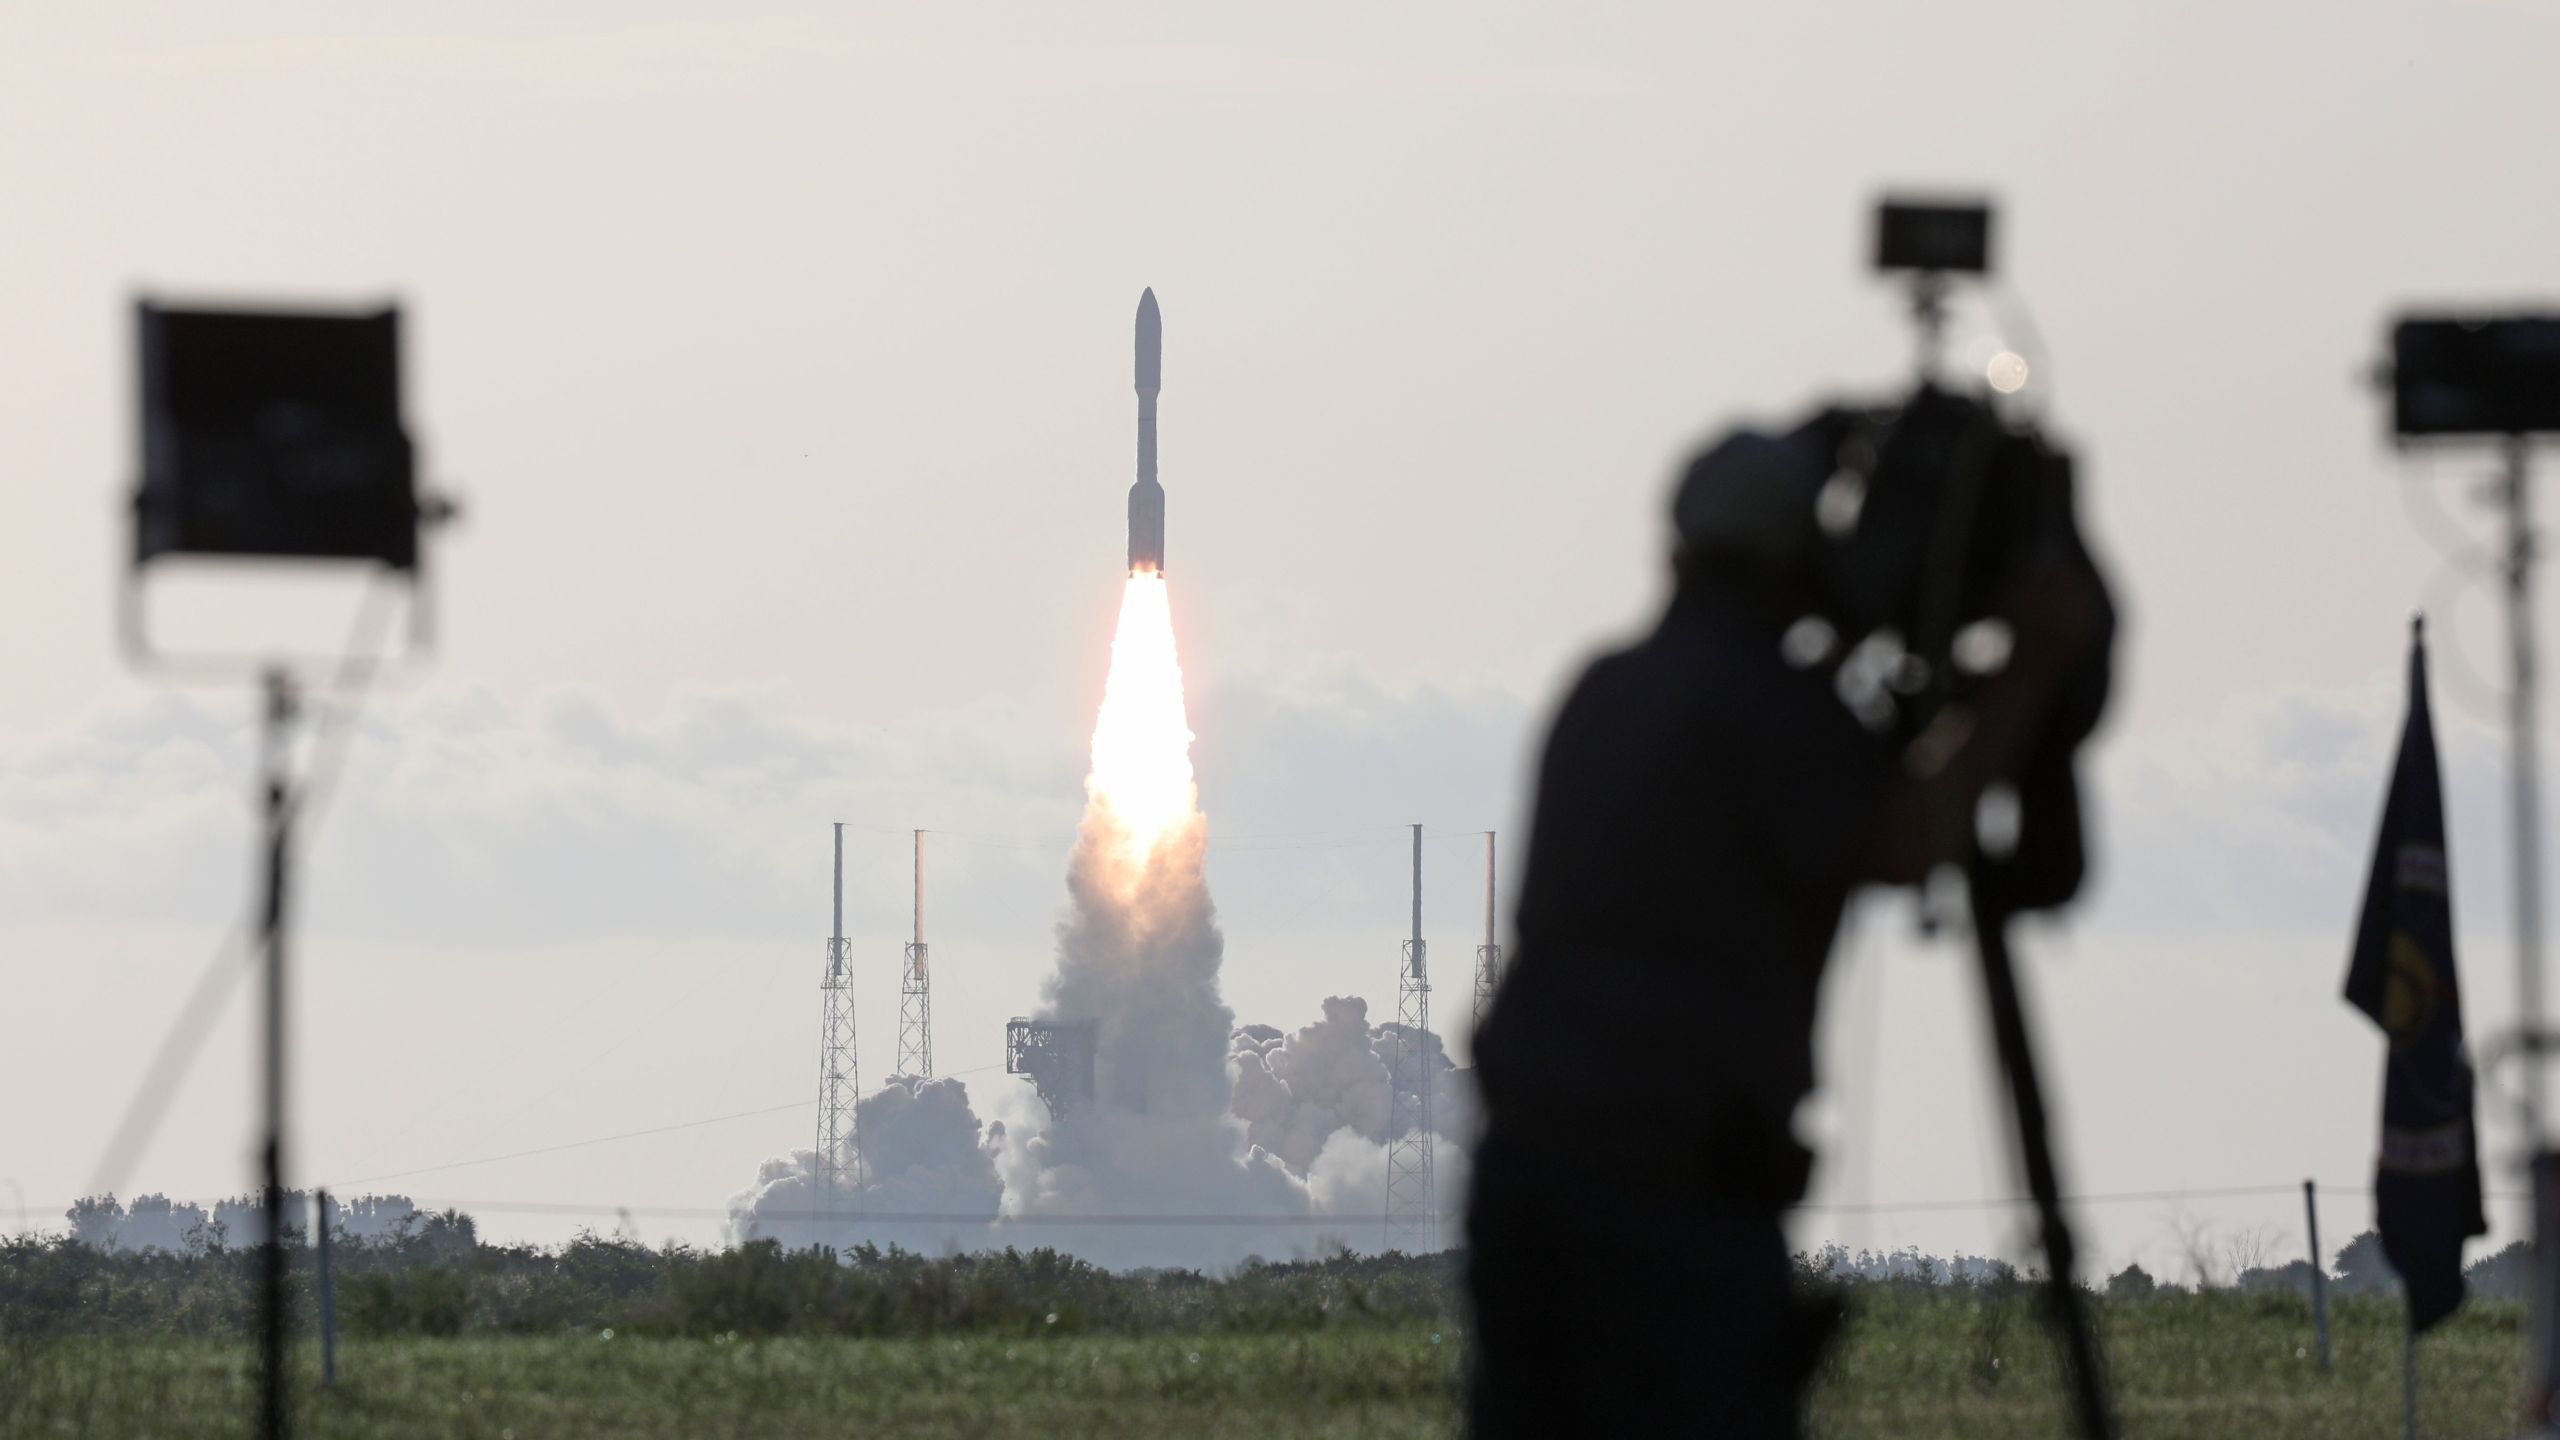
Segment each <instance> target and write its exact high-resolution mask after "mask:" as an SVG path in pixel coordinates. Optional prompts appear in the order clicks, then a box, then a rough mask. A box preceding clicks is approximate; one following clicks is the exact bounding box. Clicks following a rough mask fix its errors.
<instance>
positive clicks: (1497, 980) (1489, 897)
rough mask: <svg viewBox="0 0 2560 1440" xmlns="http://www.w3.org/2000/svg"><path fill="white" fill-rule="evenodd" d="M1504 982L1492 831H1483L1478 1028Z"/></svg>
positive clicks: (1477, 966) (1477, 992) (1478, 967)
mask: <svg viewBox="0 0 2560 1440" xmlns="http://www.w3.org/2000/svg"><path fill="white" fill-rule="evenodd" d="M1501 983H1502V940H1501V937H1500V935H1499V933H1498V932H1497V931H1496V930H1495V929H1494V916H1493V832H1492V831H1490V830H1487V831H1486V832H1484V943H1483V944H1481V945H1479V946H1477V947H1476V1013H1475V1023H1476V1026H1477V1028H1478V1029H1482V1028H1483V1026H1484V1017H1485V1015H1486V1013H1487V1012H1489V1011H1491V1010H1492V1009H1493V991H1494V987H1495V986H1497V985H1500V984H1501Z"/></svg>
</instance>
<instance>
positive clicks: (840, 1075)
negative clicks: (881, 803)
mask: <svg viewBox="0 0 2560 1440" xmlns="http://www.w3.org/2000/svg"><path fill="white" fill-rule="evenodd" d="M835 829H836V865H835V926H834V928H833V929H832V930H830V931H829V932H828V937H827V968H826V971H825V973H824V975H823V977H822V978H821V979H820V980H819V982H818V993H819V995H820V996H821V998H822V1002H823V1003H822V1007H821V1017H820V1019H819V1022H818V1157H817V1179H818V1203H819V1205H820V1207H821V1209H822V1210H823V1211H824V1212H825V1213H826V1214H829V1215H832V1214H834V1213H835V1209H836V1198H837V1196H838V1195H840V1194H841V1193H842V1192H843V1190H844V1188H845V1186H844V1173H843V1172H844V1169H845V1165H846V1161H847V1159H848V1158H850V1159H851V1161H852V1169H853V1185H854V1188H857V1189H859V1188H860V1187H861V1185H862V1143H861V1135H860V1123H861V1122H860V1118H859V1116H858V1115H857V1113H856V1111H855V1108H854V1106H855V1103H856V1102H857V1101H859V1100H860V1099H861V1098H862V1071H861V1065H860V1063H859V1057H858V1056H857V1055H856V1053H855V1050H854V1043H853V976H852V973H851V971H850V970H849V968H848V967H847V966H846V964H845V961H846V959H847V953H846V952H847V950H848V948H849V947H848V945H847V943H846V941H845V938H844V822H843V821H837V822H836V827H835Z"/></svg>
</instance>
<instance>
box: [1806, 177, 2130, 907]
mask: <svg viewBox="0 0 2560 1440" xmlns="http://www.w3.org/2000/svg"><path fill="white" fill-rule="evenodd" d="M1990 259H1991V211H1990V208H1989V207H1988V206H1987V205H1983V204H1967V203H1954V204H1950V203H1916V202H1910V201H1897V200H1888V201H1887V202H1885V203H1884V204H1883V205H1882V206H1880V207H1879V209H1878V212H1877V224H1876V251H1875V263H1876V268H1877V269H1879V270H1880V271H1883V272H1886V273H1889V274H1892V273H1899V274H1905V275H1908V276H1909V277H1910V279H1911V293H1912V306H1913V311H1914V316H1915V319H1916V321H1917V323H1918V326H1919V329H1920V331H1921V337H1920V338H1921V361H1920V372H1921V373H1920V378H1919V380H1918V382H1917V384H1916V385H1915V386H1914V387H1913V389H1912V390H1911V391H1910V392H1909V393H1908V394H1907V395H1905V396H1903V397H1902V398H1900V399H1898V400H1894V401H1890V402H1887V403H1882V404H1856V403H1852V404H1834V405H1828V406H1825V407H1823V408H1821V409H1819V410H1817V411H1816V412H1815V413H1814V414H1813V415H1812V416H1811V417H1810V418H1809V419H1807V420H1805V421H1803V422H1802V423H1801V424H1800V425H1798V426H1797V427H1796V428H1795V429H1794V431H1793V432H1791V433H1790V435H1789V436H1788V439H1789V442H1790V443H1791V445H1793V446H1795V447H1798V448H1799V449H1800V453H1804V454H1806V455H1808V456H1816V457H1821V463H1823V464H1826V465H1827V466H1828V467H1829V476H1830V478H1829V480H1828V481H1827V483H1826V484H1825V485H1824V487H1823V491H1822V497H1821V501H1820V505H1819V514H1820V516H1821V519H1822V526H1823V532H1824V536H1825V543H1824V544H1822V545H1821V546H1820V547H1819V549H1818V551H1817V558H1816V560H1815V589H1816V592H1817V596H1818V598H1817V601H1816V604H1817V607H1818V610H1817V613H1818V615H1819V618H1821V619H1822V620H1823V621H1824V622H1826V623H1827V624H1828V625H1829V626H1830V627H1831V629H1832V631H1833V633H1834V634H1835V636H1836V637H1837V643H1838V645H1839V647H1840V653H1842V654H1844V655H1846V656H1849V657H1850V663H1852V664H1855V665H1859V666H1861V667H1863V668H1864V669H1866V670H1867V671H1869V672H1870V673H1872V674H1873V675H1874V676H1875V677H1876V682H1877V683H1876V684H1875V686H1874V693H1875V695H1876V696H1878V697H1880V699H1879V700H1878V701H1877V703H1876V704H1875V706H1874V708H1875V710H1876V712H1877V713H1876V714H1874V715H1873V716H1871V718H1873V719H1875V720H1877V721H1878V722H1879V723H1880V724H1882V725H1883V726H1885V727H1886V728H1888V729H1889V730H1890V731H1891V732H1892V733H1895V734H1897V735H1899V736H1901V737H1902V738H1903V739H1905V740H1908V739H1910V738H1913V737H1916V736H1917V735H1918V734H1919V733H1920V732H1921V731H1922V730H1924V729H1926V728H1927V727H1928V725H1929V724H1930V723H1931V722H1932V721H1933V720H1935V719H1936V717H1937V715H1938V713H1939V711H1941V710H1942V709H1944V708H1945V707H1946V706H1947V705H1949V704H1950V703H1956V702H1960V701H1962V700H1963V699H1964V698H1965V697H1966V696H1967V695H1968V694H1970V693H1971V692H1973V691H1975V690H1977V689H1979V688H1980V686H1981V685H1982V684H1983V683H1984V682H1985V681H1987V680H1988V679H1989V678H1990V676H1991V675H1993V674H1995V673H1997V671H1998V670H1999V669H2000V667H2001V665H2002V664H2003V663H2004V662H2005V659H2006V656H2007V648H2008V647H2007V636H2006V634H2005V632H2004V630H2003V629H2002V627H2001V626H2000V625H1999V624H1998V622H1997V619H1996V615H1997V612H1998V607H1999V606H2000V604H2001V602H2002V601H2003V599H2004V598H2005V596H2006V594H2007V592H2008V590H2009V588H2010V586H2011V584H2012V583H2013V582H2014V581H2015V580H2016V578H2017V576H2018V575H2019V574H2020V573H2021V571H2022V569H2023V567H2024V565H2025V564H2026V562H2027V561H2028V560H2029V559H2030V558H2031V557H2032V556H2035V555H2037V554H2039V553H2041V554H2043V555H2046V556H2051V557H2057V558H2060V559H2062V560H2063V561H2064V562H2065V563H2067V564H2071V565H2073V566H2076V567H2080V568H2082V569H2083V570H2084V571H2085V573H2086V574H2087V575H2088V576H2089V577H2090V578H2091V579H2092V580H2095V579H2096V578H2097V576H2098V568H2097V564H2096V562H2095V560H2094V559H2093V558H2092V557H2091V556H2090V554H2089V551H2088V548H2087V546H2086V545H2085V544H2084V543H2083V541H2082V538H2081V534H2080V527H2079V523H2078V519H2077V516H2076V514H2075V510H2074V503H2073V481H2074V475H2073V465H2072V458H2071V454H2070V452H2069V451H2068V450H2066V449H2065V448H2063V447H2062V446H2061V445H2059V444H2058V443H2056V442H2055V441H2053V440H2052V439H2051V438H2050V437H2048V436H2046V435H2045V434H2044V433H2043V432H2042V431H2041V430H2040V429H2039V428H2038V427H2037V426H2036V425H2035V424H2034V423H2033V422H2032V421H2031V420H2029V419H2026V418H2023V417H2022V416H2019V415H2017V414H2014V413H2008V412H2007V411H2004V408H2003V406H2002V404H2001V401H2002V400H2003V398H2005V396H2006V394H2008V393H2010V392H2014V391H2015V390H2017V389H2018V388H2020V385H2022V384H2023V382H2024V379H2025V362H2024V360H2023V359H2022V358H2020V357H2019V356H2018V355H2017V354H2015V353H2014V352H2012V351H2007V350H2003V351H2000V352H1998V353H1997V354H1995V355H1994V356H1993V357H1992V359H1991V361H1990V362H1989V364H1988V365H1987V366H1986V368H1985V372H1984V374H1983V375H1982V377H1981V378H1980V379H1979V380H1978V381H1975V382H1973V383H1971V384H1969V385H1965V386H1963V388H1959V385H1958V383H1957V382H1953V381H1949V380H1945V379H1942V378H1941V376H1940V373H1939V362H1938V354H1937V352H1938V348H1939V346H1938V342H1939V331H1940V329H1941V326H1942V324H1943V305H1944V300H1945V297H1946V295H1947V293H1948V290H1949V288H1950V286H1951V284H1952V282H1953V279H1954V277H1956V276H1960V275H1982V274H1986V273H1988V271H1989V269H1990ZM2096 589H2097V590H2098V592H2099V593H2101V594H2103V593H2104V586H2103V585H2099V586H2097V587H2096ZM2103 629H2104V634H2105V637H2106V640H2105V643H2101V644H2099V645H2097V646H2094V647H2092V649H2091V652H2090V655H2089V658H2088V659H2087V660H2085V661H2084V662H2083V663H2082V664H2081V666H2080V668H2079V670H2078V671H2077V672H2076V673H2075V674H2074V675H2072V676H2071V677H2070V678H2069V680H2068V681H2067V682H2066V684H2065V686H2064V689H2063V691H2062V692H2061V693H2060V694H2059V695H2058V696H2057V697H2056V701H2055V704H2054V706H2053V708H2052V710H2051V712H2050V715H2049V719H2048V722H2047V727H2046V733H2045V734H2044V735H2043V736H2042V737H2041V738H2040V739H2039V741H2038V743H2037V745H2036V747H2035V749H2034V752H2033V754H2032V756H2031V757H2030V759H2029V762H2028V764H2027V767H2026V769H2025V771H2024V773H2022V774H2021V775H2020V776H2019V778H2018V782H2017V785H2016V795H2017V801H2018V805H2017V812H2016V813H2017V826H2016V828H2015V830H2014V832H2013V833H2012V835H2011V836H2009V837H2007V838H2008V841H2009V843H2007V844H2005V845H2003V846H2001V847H1999V849H1998V851H1997V852H1995V853H1985V854H1984V855H1983V856H1982V857H1981V858H1982V866H1983V872H1984V873H1983V877H1982V878H1983V880H1984V882H1985V884H1986V885H1987V887H1988V888H1989V891H1990V893H1991V894H1992V895H1993V896H1995V897H1996V898H1997V899H1998V900H1999V901H2000V902H2001V903H2002V904H2003V905H2004V906H2005V907H2006V908H2007V909H2009V910H2011V911H2013V912H2014V911H2023V910H2035V909H2045V908H2050V907H2053V906H2056V905H2060V904H2062V903H2063V902H2065V901H2067V900H2069V899H2070V898H2071V897H2072V896H2073V895H2074V894H2076V893H2077V892H2078V890H2079V887H2080V883H2081V880H2082V877H2083V875H2084V873H2085V871H2086V868H2087V867H2086V851H2085V846H2084V842H2083V838H2082V834H2081V825H2080V798H2079V787H2078V784H2077V782H2076V780H2075V778H2074V774H2073V757H2074V756H2075V755H2076V753H2077V752H2078V750H2079V747H2080V744H2081V742H2082V741H2084V740H2086V739H2087V738H2088V736H2089V734H2090V732H2091V731H2092V730H2094V729H2095V728H2096V726H2097V723H2098V720H2099V718H2100V716H2101V715H2102V714H2103V712H2104V711H2105V708H2106V702H2107V696H2108V691H2109V688H2110V683H2111V678H2112V665H2111V652H2112V649H2113V643H2112V642H2113V637H2114V631H2115V617H2114V613H2113V610H2112V607H2111V606H2110V607H2109V608H2108V609H2107V610H2106V612H2105V614H2104V616H2103Z"/></svg>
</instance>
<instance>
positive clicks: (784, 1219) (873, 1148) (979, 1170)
mask: <svg viewBox="0 0 2560 1440" xmlns="http://www.w3.org/2000/svg"><path fill="white" fill-rule="evenodd" d="M854 1128H855V1132H856V1134H857V1136H858V1137H859V1139H860V1146H859V1148H858V1149H857V1150H856V1151H854V1152H853V1153H851V1154H849V1155H848V1156H847V1157H846V1158H845V1161H844V1168H843V1172H842V1177H841V1180H840V1183H839V1185H838V1188H837V1193H836V1194H835V1195H833V1196H832V1197H831V1196H829V1195H828V1194H827V1193H826V1192H825V1190H824V1189H823V1188H822V1187H821V1185H820V1182H819V1178H818V1173H817V1160H818V1156H817V1152H816V1151H815V1150H795V1151H793V1152H792V1153H791V1154H789V1155H787V1156H784V1157H782V1158H780V1159H775V1160H768V1161H766V1162H765V1163H764V1165H763V1166H762V1168H760V1169H759V1170H758V1171H757V1172H756V1180H755V1183H754V1184H753V1185H750V1186H749V1187H747V1189H745V1190H744V1191H741V1192H740V1193H738V1194H737V1195H734V1196H731V1197H730V1199H729V1236H730V1238H731V1239H732V1240H757V1239H770V1240H779V1241H781V1242H782V1244H783V1245H784V1246H785V1247H786V1248H789V1249H794V1250H798V1249H805V1248H807V1247H810V1246H813V1245H829V1246H833V1247H834V1248H836V1249H838V1250H848V1249H851V1248H852V1247H854V1246H855V1245H859V1244H865V1243H868V1244H873V1245H879V1246H883V1247H885V1246H888V1245H893V1244H894V1245H898V1246H901V1247H903V1248H905V1249H908V1250H923V1251H940V1250H949V1249H960V1250H973V1249H978V1248H981V1247H982V1246H983V1245H984V1243H985V1229H986V1222H987V1221H989V1220H992V1219H993V1218H994V1217H995V1215H996V1211H997V1203H998V1200H999V1199H1000V1195H1001V1192H1000V1190H999V1187H998V1185H997V1183H996V1167H995V1160H994V1153H995V1150H996V1148H997V1147H998V1146H1000V1145H1001V1144H1002V1143H1003V1138H1004V1127H1003V1126H1001V1125H996V1126H992V1127H989V1126H983V1125H981V1124H980V1123H979V1120H978V1115H977V1112H976V1111H975V1110H974V1109H973V1108H971V1106H970V1104H969V1091H968V1087H967V1086H964V1085H962V1084H961V1083H960V1082H959V1081H958V1080H955V1079H951V1078H949V1077H947V1076H946V1077H944V1078H942V1079H939V1080H924V1079H919V1078H917V1077H915V1076H912V1075H892V1076H890V1077H889V1080H888V1083H886V1084H885V1085H883V1086H882V1087H881V1088H880V1089H878V1090H877V1091H874V1092H873V1093H871V1094H869V1095H866V1096H864V1097H862V1098H861V1099H860V1100H859V1101H857V1102H855V1105H854ZM857 1177H858V1178H857Z"/></svg>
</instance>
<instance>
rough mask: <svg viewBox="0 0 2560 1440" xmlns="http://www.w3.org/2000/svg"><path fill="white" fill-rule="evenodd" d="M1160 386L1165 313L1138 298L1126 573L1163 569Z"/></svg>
mask: <svg viewBox="0 0 2560 1440" xmlns="http://www.w3.org/2000/svg"><path fill="white" fill-rule="evenodd" d="M1163 387H1164V316H1163V315H1161V314H1159V313H1158V312H1157V310H1156V292H1155V291H1153V290H1149V291H1147V292H1146V293H1145V294H1142V295H1140V296H1139V297H1138V483H1137V484H1135V485H1132V486H1130V487H1129V573H1130V574H1132V575H1140V574H1145V575H1161V574H1163V573H1164V487H1163V486H1162V485H1159V484H1157V483H1156V391H1158V390H1160V389H1162V388H1163Z"/></svg>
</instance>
